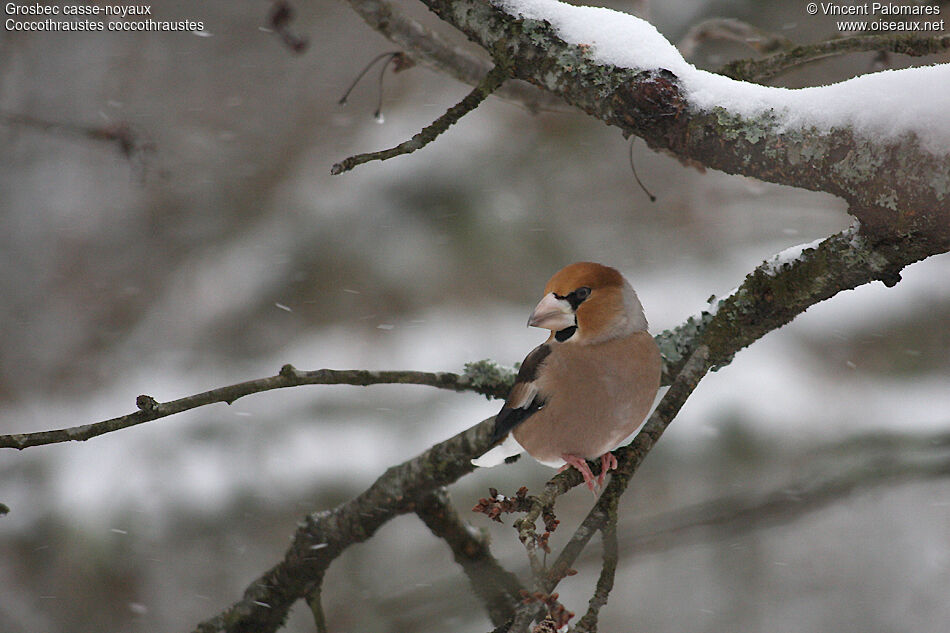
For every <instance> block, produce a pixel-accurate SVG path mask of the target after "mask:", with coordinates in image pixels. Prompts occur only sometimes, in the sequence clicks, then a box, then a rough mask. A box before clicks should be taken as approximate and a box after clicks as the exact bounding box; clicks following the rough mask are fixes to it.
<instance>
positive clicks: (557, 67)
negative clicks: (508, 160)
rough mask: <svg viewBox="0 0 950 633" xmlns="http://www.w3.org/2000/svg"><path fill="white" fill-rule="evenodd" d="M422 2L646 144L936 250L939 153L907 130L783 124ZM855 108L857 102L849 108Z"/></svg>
mask: <svg viewBox="0 0 950 633" xmlns="http://www.w3.org/2000/svg"><path fill="white" fill-rule="evenodd" d="M422 1H423V2H424V3H425V4H426V5H427V6H428V7H429V8H430V9H431V10H432V11H433V12H435V13H436V15H438V16H439V17H440V18H442V19H443V20H444V21H446V22H447V23H449V24H451V25H453V26H455V27H456V28H458V29H459V30H461V31H462V32H463V33H464V34H465V35H467V36H468V37H469V38H470V39H471V40H472V41H474V42H476V43H477V44H478V45H480V46H481V47H483V48H484V49H485V50H486V51H489V52H490V53H491V55H492V56H493V58H494V59H496V60H497V61H499V62H503V63H507V64H510V67H511V69H512V75H513V76H514V77H518V78H521V79H524V80H526V81H529V82H531V83H534V84H535V85H538V86H542V87H544V88H546V89H548V90H549V91H551V92H552V93H553V94H556V95H558V96H560V97H562V98H563V99H565V101H567V102H568V103H569V104H571V105H573V106H575V107H577V108H579V109H580V110H582V111H584V112H586V113H587V114H589V115H591V116H592V117H594V118H597V119H599V120H602V121H604V122H605V123H607V124H609V125H614V126H616V127H618V128H620V130H621V131H622V132H623V133H624V134H625V135H629V134H635V135H637V136H639V137H641V138H643V139H644V140H645V141H646V142H647V144H648V145H649V146H650V147H652V148H654V149H659V150H662V151H667V152H670V153H672V154H673V155H675V156H677V157H678V158H680V159H682V160H685V161H698V162H699V163H701V164H703V165H705V166H706V167H710V168H713V169H718V170H721V171H724V172H726V173H730V174H742V175H745V176H752V177H754V178H758V179H760V180H764V181H766V182H774V183H778V184H785V185H791V186H795V187H801V188H804V189H809V190H813V191H824V192H827V193H831V194H833V195H837V196H840V197H842V198H844V199H845V200H847V201H848V202H849V209H848V212H849V213H851V214H852V215H854V216H855V217H856V218H858V219H859V220H860V221H861V223H862V227H863V231H864V232H865V233H867V234H872V233H880V234H886V235H894V234H897V235H904V234H909V233H917V234H918V236H920V237H922V238H924V239H927V240H930V241H933V242H935V243H939V244H942V245H943V246H941V248H942V249H943V250H945V249H946V246H945V245H946V244H947V243H950V190H948V188H950V184H948V182H947V174H948V173H950V154H941V155H935V154H933V153H931V152H929V151H926V150H924V149H923V147H922V145H921V139H919V138H918V137H917V136H916V135H915V134H905V135H903V136H900V137H891V138H874V137H872V136H868V135H862V134H858V133H857V132H856V131H855V130H854V129H852V128H851V127H848V126H841V127H835V128H832V129H828V130H823V129H817V128H816V127H814V126H813V125H812V124H810V123H809V118H808V117H807V116H806V117H803V118H801V119H797V120H796V121H797V122H794V123H793V122H789V121H785V120H783V119H782V117H780V116H778V115H777V113H776V112H775V111H773V110H768V109H765V110H763V111H762V112H761V113H759V114H757V115H754V116H751V115H750V116H745V115H742V114H739V113H736V112H731V111H729V110H727V109H725V108H723V107H712V106H708V105H701V104H699V103H697V101H696V97H695V95H694V94H693V93H691V92H690V91H689V90H687V89H686V87H684V85H683V83H682V80H681V79H680V78H679V77H677V76H676V75H675V74H674V73H672V72H670V71H669V70H668V69H664V68H658V67H651V66H649V65H644V66H643V67H626V68H625V67H619V66H615V65H612V64H608V63H604V62H599V61H597V59H596V58H595V57H593V56H592V54H591V52H590V48H591V47H590V46H588V45H583V44H577V45H574V44H568V43H566V42H565V41H564V40H563V39H562V38H561V37H560V35H559V32H558V30H557V29H556V28H555V27H553V26H552V25H551V24H550V23H549V22H547V21H545V20H540V19H528V18H524V17H519V16H515V15H511V14H509V13H506V12H505V11H504V10H502V9H500V8H498V7H496V6H495V5H493V4H492V3H489V2H484V1H481V0H422ZM618 17H620V16H618ZM622 17H624V18H625V19H629V20H631V21H634V20H636V19H637V18H634V17H632V16H622ZM631 23H634V22H631ZM644 64H648V62H644ZM823 89H826V88H815V89H813V90H823ZM772 90H778V89H777V88H776V89H772ZM776 94H777V93H776ZM861 107H866V106H861V105H858V104H856V105H855V108H856V112H857V109H858V108H861ZM940 252H942V250H941V251H940Z"/></svg>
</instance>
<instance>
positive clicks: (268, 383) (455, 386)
mask: <svg viewBox="0 0 950 633" xmlns="http://www.w3.org/2000/svg"><path fill="white" fill-rule="evenodd" d="M387 384H401V385H426V386H429V387H437V388H439V389H450V390H452V391H474V392H476V393H481V394H484V395H487V396H492V397H504V395H505V394H506V393H507V390H508V388H509V387H510V383H509V382H508V381H506V380H505V379H504V378H499V382H498V383H494V384H493V383H492V382H490V381H486V380H484V379H479V380H476V379H474V378H473V377H472V376H470V375H469V374H453V373H450V372H424V371H367V370H363V369H347V370H339V369H316V370H312V371H301V370H299V369H296V368H295V367H293V366H292V365H284V366H283V367H282V368H281V370H280V373H279V374H277V375H276V376H270V377H268V378H258V379H256V380H248V381H246V382H240V383H237V384H234V385H229V386H227V387H218V388H217V389H212V390H210V391H205V392H203V393H198V394H195V395H192V396H187V397H185V398H179V399H178V400H172V401H170V402H158V401H156V400H155V399H154V398H152V397H151V396H146V395H142V396H139V397H138V398H137V399H136V405H137V406H138V408H139V410H138V411H136V412H135V413H129V414H127V415H123V416H119V417H117V418H112V419H110V420H104V421H102V422H95V423H92V424H83V425H81V426H73V427H69V428H63V429H56V430H52V431H37V432H35V433H14V434H11V435H0V448H16V449H24V448H28V447H31V446H42V445H46V444H57V443H60V442H73V441H85V440H88V439H90V438H93V437H97V436H99V435H103V434H105V433H110V432H112V431H117V430H119V429H125V428H128V427H130V426H135V425H137V424H142V423H144V422H150V421H152V420H157V419H159V418H164V417H167V416H170V415H174V414H176V413H181V412H182V411H188V410H189V409H196V408H198V407H203V406H205V405H209V404H214V403H216V402H225V403H227V404H232V403H233V402H234V401H235V400H237V399H238V398H243V397H244V396H247V395H250V394H254V393H261V392H264V391H270V390H272V389H283V388H287V387H298V386H300V385H356V386H364V387H365V386H368V385H387Z"/></svg>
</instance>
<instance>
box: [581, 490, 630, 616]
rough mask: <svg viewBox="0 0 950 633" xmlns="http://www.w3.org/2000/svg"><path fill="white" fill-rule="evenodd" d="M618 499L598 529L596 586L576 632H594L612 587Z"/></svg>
mask: <svg viewBox="0 0 950 633" xmlns="http://www.w3.org/2000/svg"><path fill="white" fill-rule="evenodd" d="M618 501H619V498H618V499H615V500H614V501H613V503H612V504H611V505H610V506H609V507H608V508H607V512H608V516H607V520H606V521H605V523H604V527H603V528H601V530H600V535H601V538H602V539H603V548H604V553H603V561H602V564H601V568H600V576H599V577H598V578H597V586H596V587H595V588H594V595H592V596H591V598H590V601H589V602H588V604H587V613H585V614H584V615H583V616H582V617H581V619H580V620H579V621H578V622H577V626H576V627H575V628H574V631H575V632H576V633H596V631H597V618H598V617H599V615H600V610H601V609H602V608H603V606H604V605H605V604H607V598H608V597H609V596H610V592H611V590H613V588H614V577H615V576H616V574H617V563H618V562H619V553H620V548H619V546H618V544H617V518H618V517H617V505H618Z"/></svg>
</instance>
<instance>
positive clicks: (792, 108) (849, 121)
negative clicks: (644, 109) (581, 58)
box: [493, 0, 950, 155]
mask: <svg viewBox="0 0 950 633" xmlns="http://www.w3.org/2000/svg"><path fill="white" fill-rule="evenodd" d="M493 4H494V5H495V6H497V7H498V8H500V9H502V10H503V11H505V12H506V13H509V14H511V15H521V16H524V17H525V18H528V19H533V20H547V21H548V22H549V23H550V24H551V25H552V26H553V27H554V29H555V30H556V31H557V33H558V35H559V37H561V39H563V40H564V41H565V42H567V43H569V44H573V45H579V44H584V45H586V46H588V47H589V49H588V51H589V54H590V55H591V57H592V58H593V59H594V60H596V61H598V62H600V63H604V64H613V65H615V66H619V67H622V68H636V69H643V70H650V69H666V70H669V71H670V72H672V73H673V74H675V75H676V76H677V77H679V79H680V81H681V82H682V85H683V87H684V88H685V90H686V94H687V97H688V99H689V101H690V103H691V104H693V106H694V107H696V108H697V109H698V110H700V111H708V110H711V109H713V108H715V107H721V108H724V109H725V110H727V111H729V112H731V113H734V114H737V115H741V116H744V117H755V116H758V115H761V114H763V113H765V112H768V111H770V110H771V111H774V113H775V114H776V116H777V117H778V122H779V125H780V129H781V130H792V129H801V128H808V127H812V126H813V127H815V128H817V129H818V130H819V131H822V132H826V131H828V130H831V129H832V128H841V127H850V128H852V129H853V130H854V131H855V132H856V133H858V134H860V135H863V136H865V137H868V138H870V139H888V140H894V139H896V138H898V137H900V136H902V135H905V134H907V133H911V132H912V133H914V134H916V135H917V137H918V139H919V141H920V143H921V147H923V149H925V150H927V151H929V152H931V153H933V154H936V155H946V154H948V153H950V64H941V65H935V66H922V67H917V68H908V69H903V70H885V71H881V72H876V73H870V74H867V75H862V76H859V77H855V78H853V79H849V80H847V81H842V82H840V83H835V84H831V85H827V86H816V87H810V88H798V89H789V88H779V87H772V86H761V85H758V84H752V83H748V82H743V81H736V80H734V79H729V78H728V77H723V76H722V75H717V74H715V73H711V72H708V71H705V70H700V69H698V68H696V67H695V66H693V65H692V64H690V63H689V62H687V61H686V60H685V59H683V56H682V55H681V54H680V52H679V51H678V50H677V49H676V47H675V46H673V45H672V44H671V43H670V42H669V41H668V40H667V39H666V38H665V37H664V36H663V35H662V34H660V32H659V31H657V30H656V28H655V27H654V26H653V25H652V24H650V23H649V22H646V21H645V20H641V19H640V18H638V17H636V16H633V15H629V14H627V13H621V12H619V11H614V10H612V9H606V8H602V7H580V6H572V5H568V4H564V3H562V2H558V1H557V0H493Z"/></svg>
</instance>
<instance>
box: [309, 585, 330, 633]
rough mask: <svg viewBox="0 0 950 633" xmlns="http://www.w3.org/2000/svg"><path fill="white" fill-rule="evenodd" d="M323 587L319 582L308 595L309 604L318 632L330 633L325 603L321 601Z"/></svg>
mask: <svg viewBox="0 0 950 633" xmlns="http://www.w3.org/2000/svg"><path fill="white" fill-rule="evenodd" d="M322 592H323V588H322V586H321V585H320V584H318V585H317V586H316V587H315V588H314V589H313V590H312V591H311V592H310V594H309V595H308V596H307V605H308V606H309V607H310V613H311V614H313V624H314V627H316V629H317V633H329V629H328V628H327V618H326V615H324V613H323V604H322V603H321V601H320V595H321V593H322Z"/></svg>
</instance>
